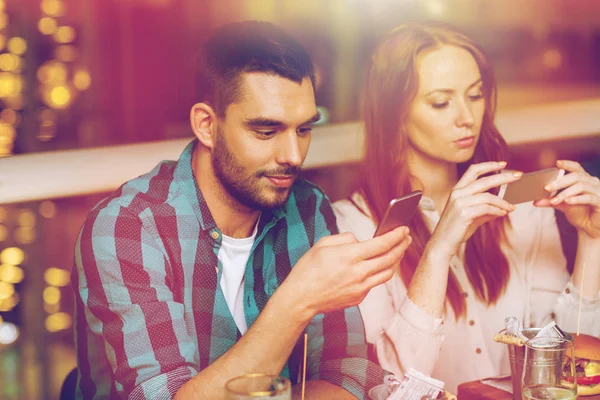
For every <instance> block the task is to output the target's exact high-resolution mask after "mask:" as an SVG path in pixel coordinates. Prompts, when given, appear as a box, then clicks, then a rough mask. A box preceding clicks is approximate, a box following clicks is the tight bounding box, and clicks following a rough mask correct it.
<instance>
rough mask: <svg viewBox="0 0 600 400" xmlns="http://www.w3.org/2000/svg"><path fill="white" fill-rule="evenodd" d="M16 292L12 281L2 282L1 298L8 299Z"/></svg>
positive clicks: (0, 286)
mask: <svg viewBox="0 0 600 400" xmlns="http://www.w3.org/2000/svg"><path fill="white" fill-rule="evenodd" d="M14 293H15V287H14V286H13V284H12V283H8V282H0V300H4V299H8V298H10V297H11V296H12V295H13V294H14Z"/></svg>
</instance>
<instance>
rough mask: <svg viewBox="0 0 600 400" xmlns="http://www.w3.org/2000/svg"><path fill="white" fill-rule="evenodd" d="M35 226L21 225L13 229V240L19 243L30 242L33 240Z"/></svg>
mask: <svg viewBox="0 0 600 400" xmlns="http://www.w3.org/2000/svg"><path fill="white" fill-rule="evenodd" d="M35 237H36V235H35V228H34V227H29V226H22V227H20V228H17V229H16V230H15V240H16V241H17V243H19V244H32V243H33V242H35Z"/></svg>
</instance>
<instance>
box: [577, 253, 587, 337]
mask: <svg viewBox="0 0 600 400" xmlns="http://www.w3.org/2000/svg"><path fill="white" fill-rule="evenodd" d="M584 275H585V261H584V262H583V268H582V269H581V286H580V287H579V311H578V312H577V336H579V325H580V323H581V303H582V302H583V276H584Z"/></svg>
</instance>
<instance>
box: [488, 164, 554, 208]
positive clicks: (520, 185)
mask: <svg viewBox="0 0 600 400" xmlns="http://www.w3.org/2000/svg"><path fill="white" fill-rule="evenodd" d="M564 173H565V171H564V170H562V169H558V168H548V169H543V170H540V171H535V172H530V173H527V174H523V176H522V177H521V179H519V180H518V181H515V182H511V183H509V184H508V185H502V187H501V188H500V193H498V196H499V197H500V198H503V199H504V200H506V201H508V202H509V203H511V204H519V203H525V202H527V201H535V200H542V199H547V198H550V197H552V196H553V194H552V193H549V192H548V191H547V190H546V189H545V188H544V187H545V186H546V185H547V184H549V183H551V182H553V181H555V180H556V179H558V178H560V177H561V176H563V175H564Z"/></svg>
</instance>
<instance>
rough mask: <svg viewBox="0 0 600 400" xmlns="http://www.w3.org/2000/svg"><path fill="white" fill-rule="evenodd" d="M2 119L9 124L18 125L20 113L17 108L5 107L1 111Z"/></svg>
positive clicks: (0, 116)
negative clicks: (18, 113)
mask: <svg viewBox="0 0 600 400" xmlns="http://www.w3.org/2000/svg"><path fill="white" fill-rule="evenodd" d="M0 119H1V120H2V121H3V122H5V123H7V124H9V125H16V124H17V122H18V115H17V113H16V111H15V110H13V109H11V108H5V109H4V110H2V111H1V112H0Z"/></svg>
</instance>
